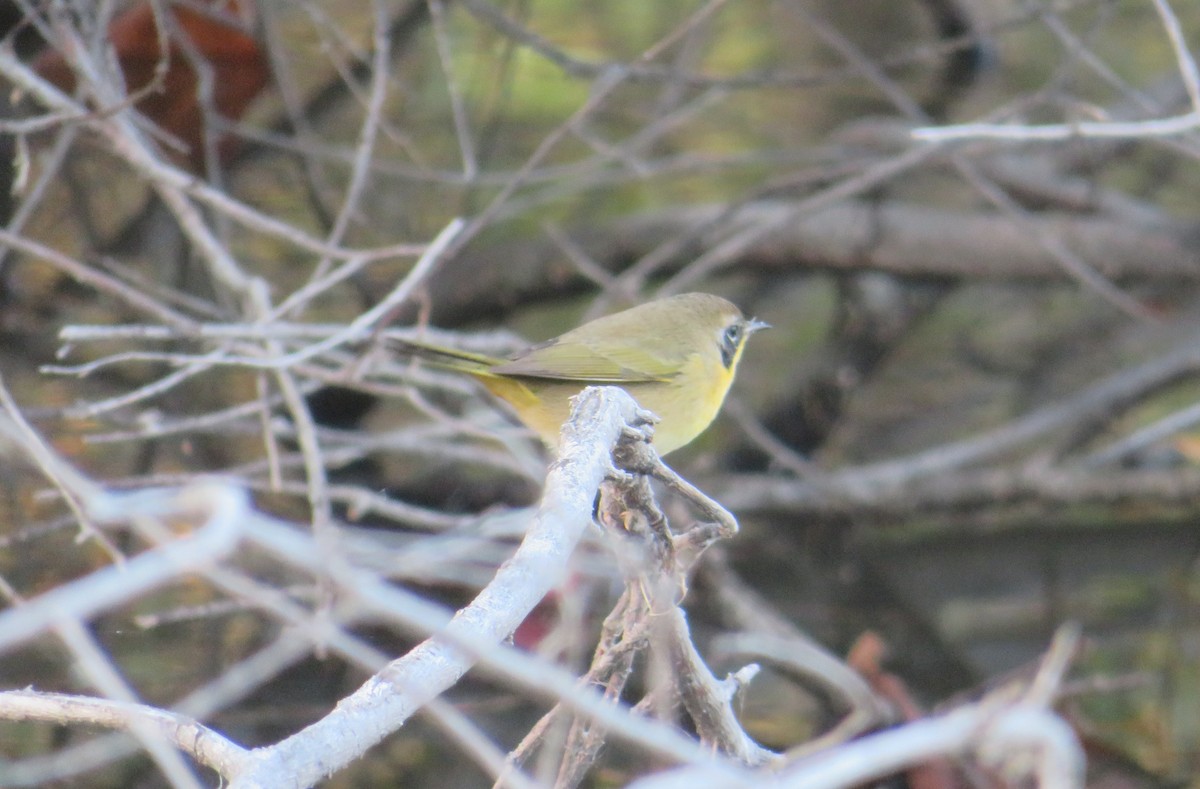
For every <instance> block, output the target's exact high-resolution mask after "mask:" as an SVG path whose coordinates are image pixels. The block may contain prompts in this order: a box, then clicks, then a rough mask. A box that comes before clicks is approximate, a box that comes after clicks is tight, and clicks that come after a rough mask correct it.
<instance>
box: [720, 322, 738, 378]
mask: <svg viewBox="0 0 1200 789" xmlns="http://www.w3.org/2000/svg"><path fill="white" fill-rule="evenodd" d="M741 344H742V324H741V323H733V324H730V325H729V326H726V327H725V331H723V332H721V362H722V363H723V364H724V365H725V367H726V368H727V369H733V359H734V357H735V356H737V351H738V347H739V346H741Z"/></svg>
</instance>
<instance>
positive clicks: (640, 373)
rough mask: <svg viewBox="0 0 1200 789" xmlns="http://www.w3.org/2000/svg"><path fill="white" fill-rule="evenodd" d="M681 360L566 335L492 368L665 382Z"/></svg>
mask: <svg viewBox="0 0 1200 789" xmlns="http://www.w3.org/2000/svg"><path fill="white" fill-rule="evenodd" d="M681 364H682V359H673V358H663V357H662V356H661V355H656V354H654V353H651V352H648V351H646V350H644V349H643V348H641V347H638V346H636V345H633V346H631V345H630V344H629V343H621V344H613V345H600V344H598V343H588V342H580V341H576V340H572V339H568V338H567V337H560V338H558V339H557V340H549V341H547V342H544V343H541V344H539V345H534V346H532V347H531V348H528V349H526V350H525V351H522V352H521V353H520V354H519V355H518V356H516V357H514V358H513V359H511V360H510V361H507V362H504V363H503V364H500V365H497V366H496V367H493V368H492V372H493V373H498V374H500V375H516V376H524V377H528V378H553V379H555V380H568V381H591V382H594V383H598V384H628V383H645V382H650V381H669V380H670V379H671V378H672V377H674V375H675V374H676V373H678V372H679V368H680V365H681Z"/></svg>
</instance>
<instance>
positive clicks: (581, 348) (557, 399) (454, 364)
mask: <svg viewBox="0 0 1200 789" xmlns="http://www.w3.org/2000/svg"><path fill="white" fill-rule="evenodd" d="M768 327H769V324H767V323H764V322H763V321H760V320H758V319H756V318H746V317H745V316H744V315H743V314H742V311H741V310H740V309H738V308H737V307H736V306H735V305H734V304H732V303H731V302H729V301H727V300H726V299H724V298H721V297H720V296H713V295H711V294H708V293H683V294H679V295H676V296H669V297H666V298H661V299H657V300H654V301H650V302H647V303H645V304H641V305H639V306H636V307H631V308H629V309H627V310H624V311H621V312H617V313H614V314H612V315H607V316H605V317H602V318H597V319H595V320H592V321H589V322H587V323H585V324H583V325H582V326H579V327H578V328H575V329H571V330H570V331H568V332H566V333H565V334H562V335H559V336H558V337H555V338H553V339H550V340H546V341H545V342H540V343H537V344H535V345H531V346H529V347H528V348H525V349H524V350H522V351H518V352H517V353H515V354H513V355H512V356H509V357H508V358H497V357H493V356H487V355H484V354H477V353H471V352H469V351H463V350H459V349H457V348H448V347H444V346H440V345H435V344H431V343H426V342H423V341H420V340H391V341H389V346H390V347H391V348H392V349H393V350H395V351H397V352H399V353H400V354H401V355H405V356H410V357H415V358H419V359H421V360H422V361H424V362H427V363H429V364H431V365H432V366H434V367H437V368H441V369H446V370H453V371H457V372H461V373H465V374H467V375H469V376H472V377H473V378H475V379H477V380H478V381H479V382H480V383H482V384H483V386H484V387H485V388H486V389H487V390H488V391H489V392H491V393H492V394H493V395H495V396H496V397H498V398H500V399H501V400H503V401H505V402H507V403H508V404H509V406H511V407H512V409H513V411H514V412H515V413H516V416H517V418H518V419H519V420H520V421H521V422H522V423H524V424H525V425H526V426H527V427H529V428H530V429H532V430H533V432H534V433H536V434H537V435H538V436H539V437H540V438H541V439H542V441H543V442H544V443H545V444H546V445H547V446H548V447H549V448H551V449H554V448H555V446H556V444H557V442H558V436H559V431H560V430H561V428H562V426H563V423H564V422H566V420H567V418H568V417H569V416H570V413H571V402H570V401H571V398H572V397H574V396H575V395H577V394H579V393H580V392H581V391H583V389H584V388H585V387H588V386H619V387H621V388H622V389H624V390H625V391H626V392H628V393H629V394H630V395H631V396H632V397H633V399H634V400H636V401H637V403H638V405H639V406H641V407H642V408H643V409H646V410H648V411H651V412H652V413H654V414H655V415H656V416H657V417H658V419H659V421H658V424H657V425H656V427H655V430H654V437H653V442H652V443H653V445H654V447H655V449H656V450H657V451H658V453H659V454H660V455H665V454H667V453H668V452H673V451H674V450H676V449H679V448H680V447H683V446H685V445H687V444H688V443H690V442H691V441H692V439H694V438H696V436H698V435H700V433H702V432H703V431H704V430H705V428H707V427H708V426H709V424H711V423H712V421H713V419H715V418H716V416H717V413H718V412H719V411H720V409H721V405H722V403H723V402H724V400H725V395H726V393H728V391H729V388H730V385H731V384H732V383H733V378H734V375H735V373H736V372H737V366H738V362H739V361H740V360H741V358H742V351H743V350H744V349H745V346H746V340H747V339H748V338H749V337H750V335H752V334H754V333H755V332H757V331H760V330H762V329H765V328H768Z"/></svg>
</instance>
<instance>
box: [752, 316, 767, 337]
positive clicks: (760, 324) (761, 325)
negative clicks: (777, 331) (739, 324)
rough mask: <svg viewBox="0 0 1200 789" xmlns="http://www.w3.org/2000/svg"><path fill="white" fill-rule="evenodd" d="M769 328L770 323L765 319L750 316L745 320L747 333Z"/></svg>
mask: <svg viewBox="0 0 1200 789" xmlns="http://www.w3.org/2000/svg"><path fill="white" fill-rule="evenodd" d="M769 328H771V324H769V323H767V322H766V321H760V320H759V319H758V318H751V319H750V320H748V321H746V333H747V334H754V332H756V331H761V330H763V329H769Z"/></svg>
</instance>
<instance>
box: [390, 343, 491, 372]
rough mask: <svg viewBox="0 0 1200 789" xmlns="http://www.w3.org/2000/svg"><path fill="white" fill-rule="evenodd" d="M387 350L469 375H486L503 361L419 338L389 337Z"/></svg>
mask: <svg viewBox="0 0 1200 789" xmlns="http://www.w3.org/2000/svg"><path fill="white" fill-rule="evenodd" d="M387 347H388V349H389V350H391V351H393V352H395V353H396V354H398V355H400V356H401V357H404V358H411V359H420V360H421V361H423V362H427V363H429V364H431V365H433V366H435V367H440V368H442V369H443V370H454V371H457V372H462V373H468V374H470V375H480V376H487V375H489V374H490V372H491V369H492V368H493V367H495V366H496V365H498V364H502V363H503V362H504V360H503V359H497V358H495V357H494V356H487V355H486V354H482V353H471V352H470V351H463V350H459V349H458V348H447V347H445V346H443V345H433V344H430V343H424V342H421V341H419V340H398V339H389V340H388V343H387Z"/></svg>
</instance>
